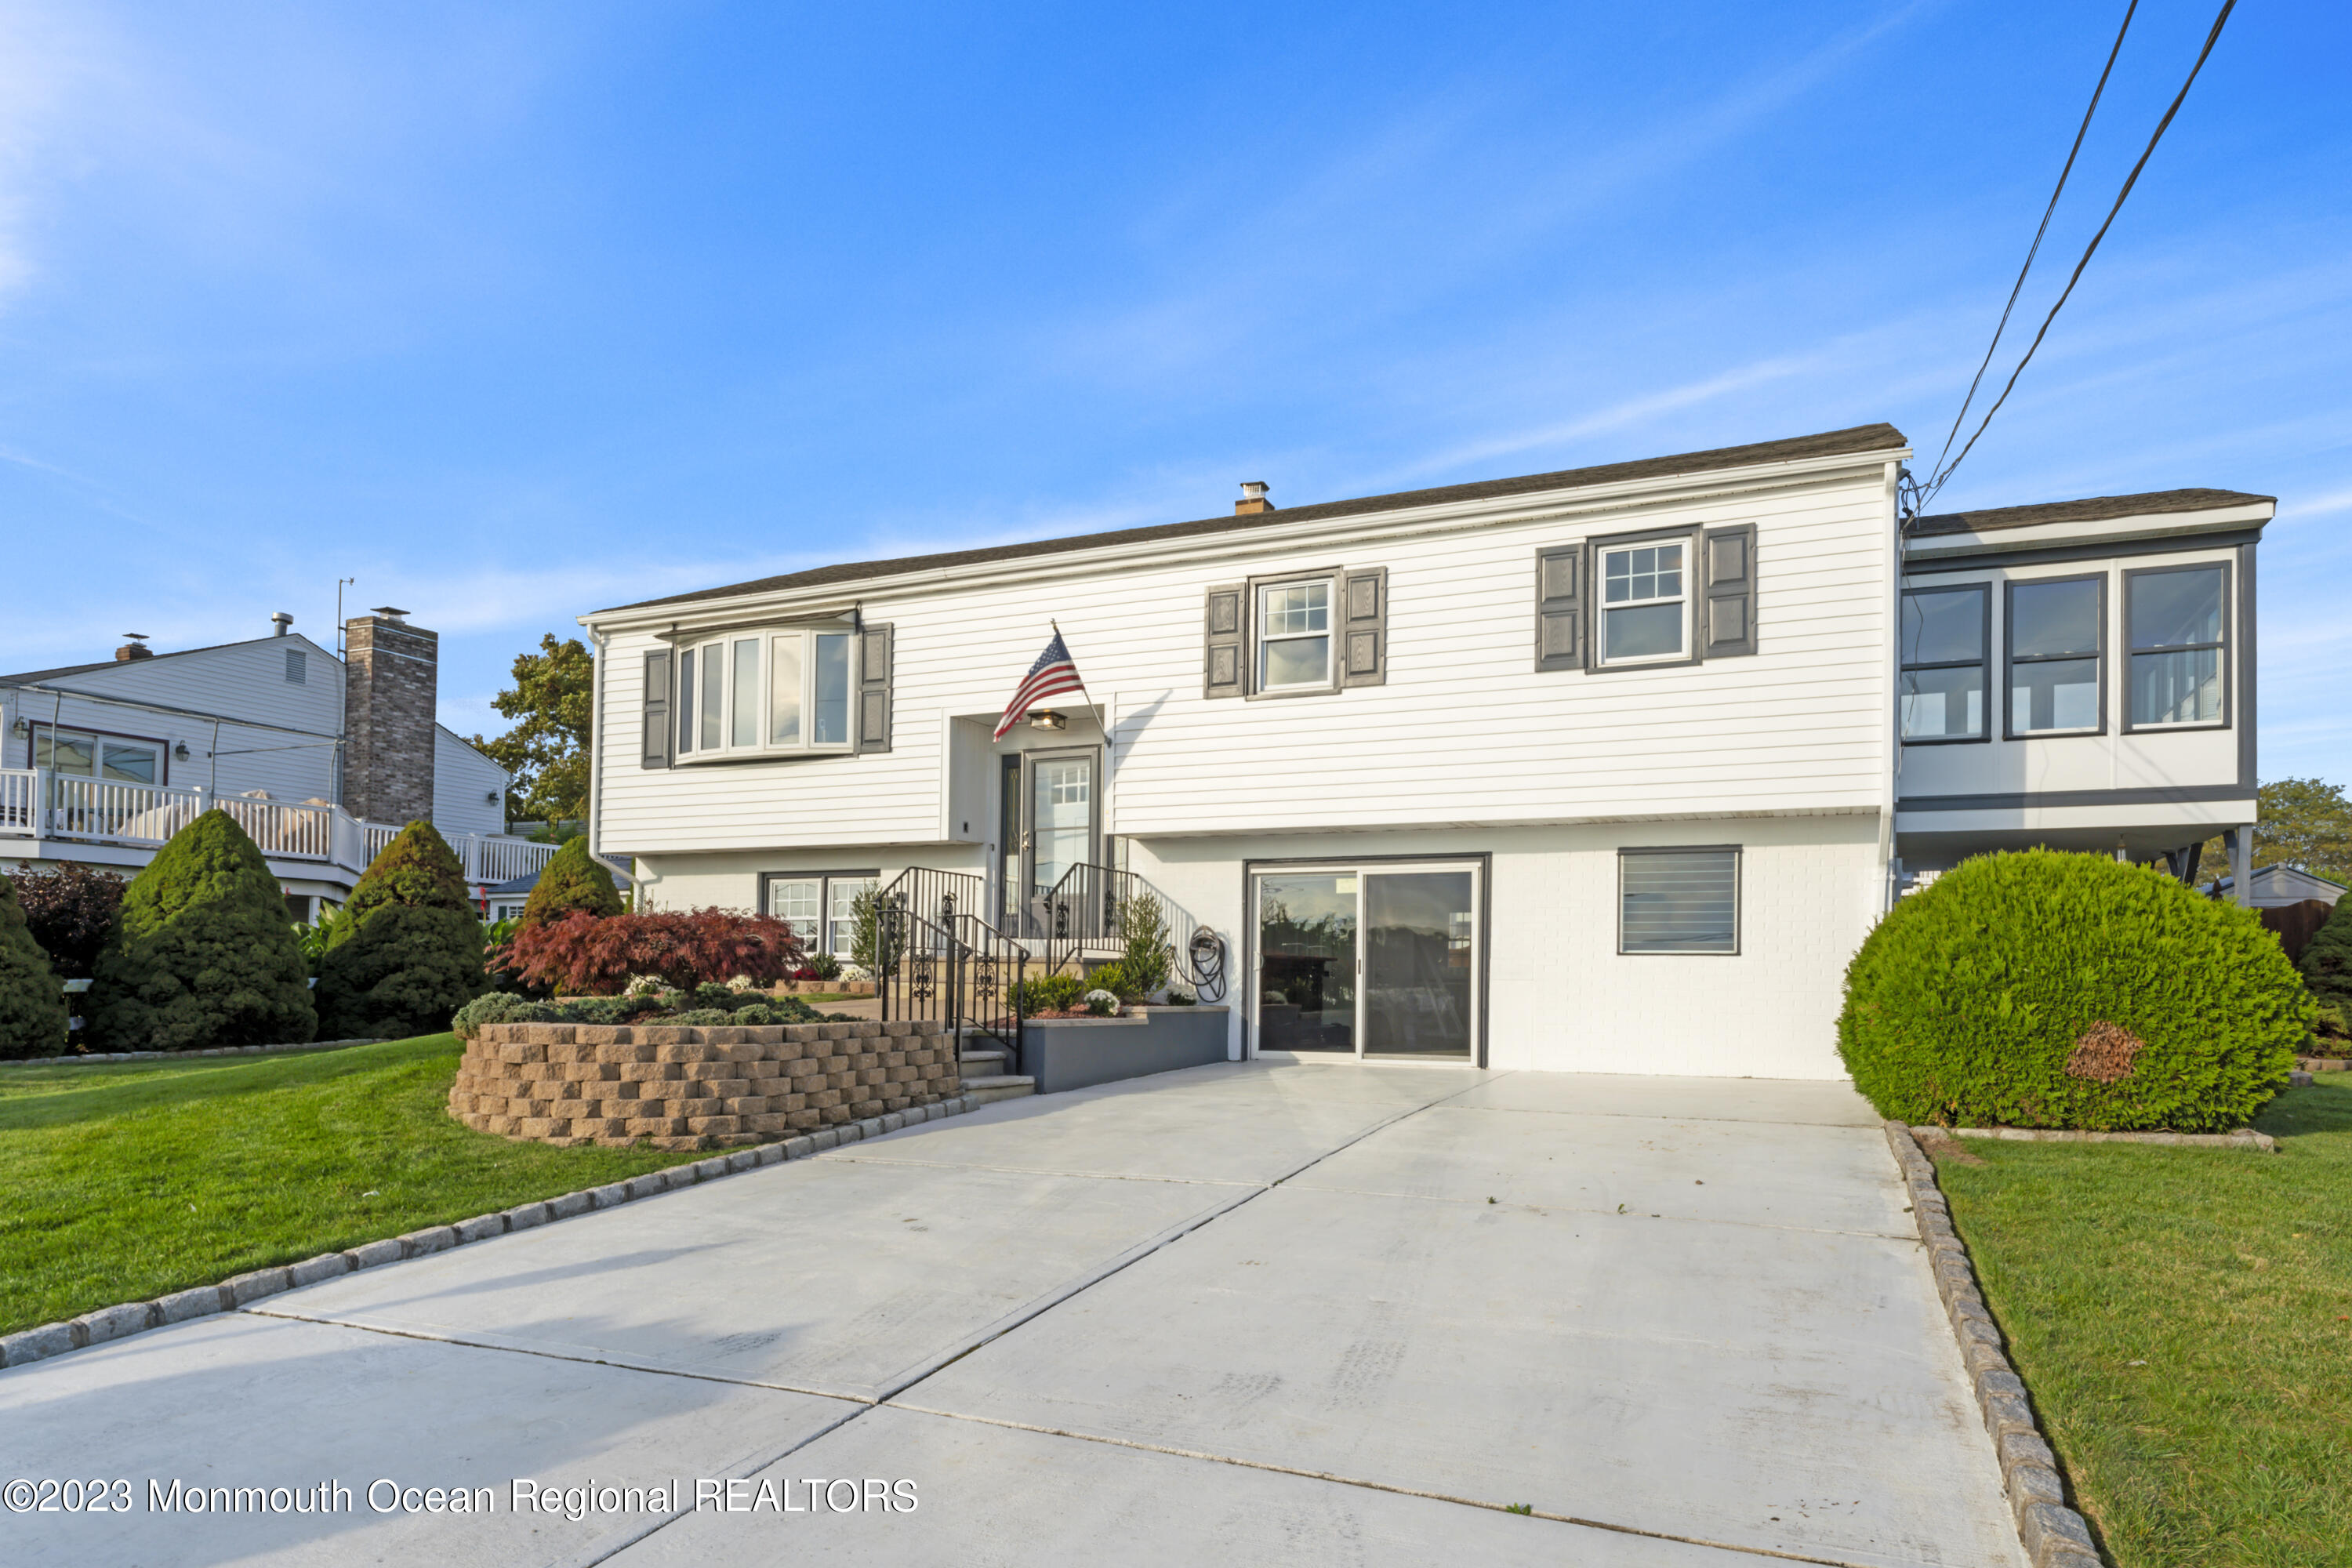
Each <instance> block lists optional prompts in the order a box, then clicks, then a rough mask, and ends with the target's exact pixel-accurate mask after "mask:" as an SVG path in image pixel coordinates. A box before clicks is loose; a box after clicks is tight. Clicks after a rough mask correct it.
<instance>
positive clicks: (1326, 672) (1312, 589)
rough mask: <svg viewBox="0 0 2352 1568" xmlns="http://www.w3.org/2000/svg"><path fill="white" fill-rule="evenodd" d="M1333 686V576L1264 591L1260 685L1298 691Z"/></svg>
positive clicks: (1266, 688) (1260, 609)
mask: <svg viewBox="0 0 2352 1568" xmlns="http://www.w3.org/2000/svg"><path fill="white" fill-rule="evenodd" d="M1330 684H1331V583H1330V580H1329V579H1328V578H1325V579H1323V580H1321V581H1319V582H1314V583H1286V584H1278V585H1276V586H1273V587H1267V588H1261V589H1259V590H1258V644H1257V689H1259V690H1260V691H1282V690H1286V689H1287V690H1299V689H1312V688H1318V687H1328V686H1329V685H1330Z"/></svg>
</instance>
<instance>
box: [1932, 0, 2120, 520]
mask: <svg viewBox="0 0 2352 1568" xmlns="http://www.w3.org/2000/svg"><path fill="white" fill-rule="evenodd" d="M2138 10H2139V0H2131V4H2130V5H2126V7H2124V25H2123V26H2120V27H2118V28H2116V43H2115V47H2113V48H2111V49H2109V50H2108V51H2107V63H2106V66H2105V68H2104V69H2102V70H2101V71H2100V72H2099V84H2098V86H2096V87H2095V88H2093V89H2091V103H2090V107H2089V108H2087V109H2085V110H2083V123H2082V124H2081V126H2080V127H2078V128H2077V129H2076V130H2075V132H2074V145H2073V146H2072V147H2069V148H2067V149H2066V165H2065V167H2063V168H2062V169H2060V170H2059V171H2058V184H2057V186H2056V188H2055V189H2053V191H2052V192H2051V193H2050V205H2048V206H2046V207H2043V208H2042V226H2041V227H2040V228H2037V229H2035V230H2034V231H2033V243H2032V245H2031V246H2029V247H2026V252H2025V265H2024V266H2022V267H2021V268H2018V269H2017V281H2016V282H2015V283H2012V284H2011V285H2010V289H2009V302H2008V303H2007V304H2005V305H2003V306H2002V307H2001V308H2000V321H1999V322H1997V323H1996V324H1995V325H1994V327H1993V330H1992V342H1989V343H1987V344H1986V345H1985V352H1984V359H1983V361H1982V363H1979V364H1978V366H1977V374H1976V375H1975V376H1974V377H1973V378H1972V379H1971V380H1970V381H1969V395H1967V396H1966V397H1963V398H1962V399H1960V411H1959V412H1958V414H1955V415H1953V416H1952V427H1951V429H1949V430H1948V431H1946V432H1945V434H1944V448H1943V450H1942V451H1940V452H1937V454H1936V461H1935V462H1934V463H1933V464H1931V465H1929V468H1928V473H1929V476H1930V479H1931V483H1932V482H1933V479H1934V476H1936V475H1937V474H1940V473H1941V472H1942V471H1943V462H1944V458H1945V457H1946V456H1947V455H1948V453H1949V452H1950V451H1951V449H1952V443H1953V442H1954V441H1955V440H1957V439H1958V437H1959V434H1960V426H1961V424H1962V423H1963V422H1964V421H1965V420H1966V419H1967V418H1968V416H1969V405H1970V404H1972V403H1974V402H1975V401H1976V400H1977V388H1978V386H1979V385H1980V384H1982V383H1983V381H1984V374H1985V371H1986V370H1987V369H1988V368H1990V366H1991V364H1992V356H1993V353H1994V351H1996V350H1998V349H1999V348H2000V335H2001V333H2003V332H2005V331H2008V330H2009V315H2010V312H2011V311H2012V310H2016V309H2017V297H2018V295H2020V294H2021V293H2023V292H2024V291H2025V275H2026V274H2027V273H2029V272H2031V271H2032V270H2033V258H2035V257H2037V256H2039V255H2041V254H2042V237H2043V236H2044V235H2046V234H2048V233H2049V232H2050V217H2051V215H2052V214H2053V213H2055V212H2056V211H2057V210H2058V198H2059V197H2060V196H2061V195H2063V194H2064V193H2065V190H2066V176H2067V175H2069V174H2073V173H2074V160H2075V158H2076V157H2077V156H2078V155H2079V154H2080V153H2082V151H2083V138H2084V137H2085V136H2087V135H2089V134H2090V132H2091V117H2092V116H2093V115H2095V114H2096V113H2097V112H2098V111H2099V100H2100V99H2101V98H2102V97H2104V96H2105V93H2106V90H2107V78H2108V77H2110V76H2112V75H2114V74H2115V68H2116V56H2117V55H2120V54H2122V53H2123V52H2124V35H2125V34H2126V33H2128V32H2130V31H2131V25H2132V17H2133V16H2135V15H2136V14H2137V12H2138Z"/></svg>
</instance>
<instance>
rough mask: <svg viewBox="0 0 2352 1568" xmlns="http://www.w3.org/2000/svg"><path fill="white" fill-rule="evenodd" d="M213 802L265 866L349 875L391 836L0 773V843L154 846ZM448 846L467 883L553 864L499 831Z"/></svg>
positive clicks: (162, 789)
mask: <svg viewBox="0 0 2352 1568" xmlns="http://www.w3.org/2000/svg"><path fill="white" fill-rule="evenodd" d="M215 806H218V807H220V808H221V809H222V810H224V811H226V812H227V813H228V814H229V816H232V817H234V818H235V819H236V825H237V826H239V827H242V828H244V829H245V831H246V835H247V837H250V838H251V839H252V840H253V842H254V843H255V845H256V846H257V847H259V848H260V850H261V853H262V855H263V856H264V857H265V858H268V859H270V860H274V861H311V862H315V863H317V864H318V865H319V866H320V868H321V869H322V870H323V869H324V868H328V867H333V868H338V869H340V870H341V871H343V872H347V873H349V876H350V878H351V879H357V877H358V875H359V874H360V873H361V872H362V871H364V870H366V869H367V868H368V864H369V862H370V861H372V860H373V859H374V858H376V856H377V855H379V854H381V853H382V852H383V847H384V846H385V845H387V844H389V843H391V842H392V840H393V838H394V837H395V836H396V835H397V834H398V833H399V832H400V829H399V828H398V827H397V826H392V825H390V824H386V823H381V822H362V821H361V820H360V819H359V818H357V817H354V816H352V815H351V814H350V813H349V812H346V811H345V810H344V809H343V808H342V807H341V806H340V805H328V804H327V803H325V802H323V801H284V800H270V799H268V798H266V797H263V796H260V795H258V794H256V795H216V794H215V793H214V792H213V791H211V790H208V789H172V788H169V787H166V786H163V785H158V784H124V783H119V782H116V781H113V780H110V779H87V778H75V777H72V776H71V775H68V774H61V773H50V772H49V771H47V769H29V768H0V839H19V840H21V839H33V840H38V841H41V842H43V843H44V844H48V843H58V844H105V845H118V846H122V847H129V848H157V847H162V846H163V844H165V843H166V842H168V841H169V840H170V839H171V837H172V836H173V834H175V833H177V832H179V831H180V829H182V828H183V827H185V826H187V825H188V824H189V823H191V822H194V820H195V819H196V818H197V817H198V816H201V815H202V814H203V813H205V812H206V811H208V810H210V809H212V808H213V807H215ZM449 847H450V848H451V849H453V850H455V851H457V861H458V864H459V865H461V866H463V867H464V868H465V871H466V880H467V883H468V884H469V885H471V886H474V887H485V886H488V885H490V884H493V883H498V882H505V881H509V880H511V879H514V878H517V877H524V876H529V875H530V873H532V872H534V871H536V870H538V869H539V868H541V867H543V866H545V865H546V864H547V862H548V861H549V860H550V859H551V858H554V855H555V846H554V845H552V844H541V843H536V842H534V841H532V840H530V839H528V838H512V837H507V836H506V835H503V834H488V833H460V834H457V835H454V836H452V837H450V838H449Z"/></svg>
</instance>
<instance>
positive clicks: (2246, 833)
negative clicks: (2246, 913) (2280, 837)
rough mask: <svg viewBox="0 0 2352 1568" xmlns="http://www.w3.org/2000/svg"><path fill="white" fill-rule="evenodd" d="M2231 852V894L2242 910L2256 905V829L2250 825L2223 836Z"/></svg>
mask: <svg viewBox="0 0 2352 1568" xmlns="http://www.w3.org/2000/svg"><path fill="white" fill-rule="evenodd" d="M2222 838H2223V840H2224V841H2225V843H2226V844H2227V846H2228V848H2229V851H2230V892H2231V896H2232V897H2233V898H2235V900H2237V905H2238V907H2239V908H2240V909H2242V910H2246V909H2252V908H2253V904H2254V829H2253V826H2252V824H2251V823H2249V824H2248V825H2247V826H2243V827H2232V828H2231V829H2230V831H2229V832H2228V833H2226V834H2224V835H2222Z"/></svg>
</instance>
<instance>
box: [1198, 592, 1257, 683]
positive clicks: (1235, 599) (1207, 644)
mask: <svg viewBox="0 0 2352 1568" xmlns="http://www.w3.org/2000/svg"><path fill="white" fill-rule="evenodd" d="M1249 591H1250V590H1249V584H1246V583H1219V584H1213V585H1212V586H1211V587H1210V589H1209V592H1208V598H1207V600H1206V602H1205V603H1204V604H1203V605H1202V609H1201V636H1202V651H1201V695H1202V697H1239V696H1240V695H1242V693H1243V692H1244V691H1246V690H1248V689H1249V683H1248V681H1247V680H1246V679H1244V676H1243V673H1242V648H1243V647H1244V645H1245V644H1247V643H1248V641H1249V609H1248V600H1249ZM1220 654H1223V656H1224V658H1223V662H1222V663H1220V662H1219V659H1218V655H1220Z"/></svg>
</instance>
